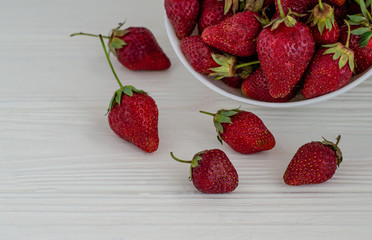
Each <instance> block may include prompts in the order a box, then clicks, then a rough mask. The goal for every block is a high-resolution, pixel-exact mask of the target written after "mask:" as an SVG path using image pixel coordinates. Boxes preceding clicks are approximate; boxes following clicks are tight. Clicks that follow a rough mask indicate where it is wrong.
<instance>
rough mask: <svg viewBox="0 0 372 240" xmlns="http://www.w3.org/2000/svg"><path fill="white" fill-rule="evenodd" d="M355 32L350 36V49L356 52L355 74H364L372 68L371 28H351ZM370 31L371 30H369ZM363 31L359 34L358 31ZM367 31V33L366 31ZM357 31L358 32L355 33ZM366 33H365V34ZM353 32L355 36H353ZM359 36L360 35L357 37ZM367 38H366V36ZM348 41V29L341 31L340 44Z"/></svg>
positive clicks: (359, 26) (360, 26)
mask: <svg viewBox="0 0 372 240" xmlns="http://www.w3.org/2000/svg"><path fill="white" fill-rule="evenodd" d="M351 29H352V30H353V31H352V32H351V33H352V34H351V35H350V43H349V46H350V48H351V49H352V50H353V51H354V59H355V65H356V66H355V73H356V74H358V73H362V72H364V71H366V70H367V69H369V67H370V66H372V40H371V38H369V39H368V36H369V37H370V36H371V35H372V30H371V26H368V27H365V26H363V25H355V26H351ZM368 29H369V30H368ZM360 30H362V31H361V32H359V33H358V31H360ZM365 30H366V31H365ZM355 31H356V32H355ZM363 31H364V32H363ZM353 32H354V33H355V34H353ZM357 34H358V35H357ZM363 34H364V35H366V37H364V35H363ZM346 41H347V27H344V28H342V29H341V33H340V42H342V43H343V44H345V43H346Z"/></svg>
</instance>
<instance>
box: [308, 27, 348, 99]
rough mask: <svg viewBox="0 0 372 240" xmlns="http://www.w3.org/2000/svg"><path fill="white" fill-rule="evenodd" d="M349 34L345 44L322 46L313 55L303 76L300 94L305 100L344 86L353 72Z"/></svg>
mask: <svg viewBox="0 0 372 240" xmlns="http://www.w3.org/2000/svg"><path fill="white" fill-rule="evenodd" d="M345 23H346V24H347V26H348V29H349V31H348V32H349V34H348V39H347V41H346V44H345V45H344V44H342V43H340V42H337V43H334V44H328V45H323V46H322V47H321V48H320V49H318V50H317V52H316V53H315V54H314V58H313V60H312V62H311V63H310V66H309V68H308V71H307V72H306V74H305V78H304V86H303V89H302V94H303V95H304V97H305V98H314V97H318V96H321V95H324V94H327V93H330V92H333V91H336V90H338V89H340V88H342V87H343V86H345V85H346V84H347V83H348V82H349V81H350V79H351V77H352V75H353V71H354V51H353V50H352V49H350V48H349V39H350V25H349V23H348V22H347V21H346V20H345Z"/></svg>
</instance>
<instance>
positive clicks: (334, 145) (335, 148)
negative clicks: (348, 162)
mask: <svg viewBox="0 0 372 240" xmlns="http://www.w3.org/2000/svg"><path fill="white" fill-rule="evenodd" d="M340 139H341V135H338V136H337V138H336V140H337V141H336V143H333V142H330V141H328V140H326V139H325V138H323V140H324V141H323V142H322V143H323V144H324V145H326V146H328V147H330V148H332V150H333V151H334V152H335V154H336V158H337V166H338V167H339V166H340V164H341V162H342V152H341V150H340V148H339V147H338V146H337V145H338V143H339V142H340Z"/></svg>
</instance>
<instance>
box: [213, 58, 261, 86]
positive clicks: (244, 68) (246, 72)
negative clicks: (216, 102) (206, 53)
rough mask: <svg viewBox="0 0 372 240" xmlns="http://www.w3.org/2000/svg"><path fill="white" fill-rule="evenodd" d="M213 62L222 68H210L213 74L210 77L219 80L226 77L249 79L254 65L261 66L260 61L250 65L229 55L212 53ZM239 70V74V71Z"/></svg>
mask: <svg viewBox="0 0 372 240" xmlns="http://www.w3.org/2000/svg"><path fill="white" fill-rule="evenodd" d="M212 58H213V60H214V61H215V62H216V63H218V64H219V65H220V66H219V67H215V68H210V70H211V71H212V73H210V74H209V76H212V77H215V79H217V80H219V79H222V78H225V77H237V76H239V77H241V78H243V79H245V78H248V77H249V76H250V75H251V74H252V72H253V70H254V69H253V67H252V65H255V64H259V63H260V62H259V61H252V62H249V63H241V62H238V61H237V59H236V57H235V56H231V55H229V54H224V55H220V54H214V53H212ZM238 69H239V72H238V71H237V70H238Z"/></svg>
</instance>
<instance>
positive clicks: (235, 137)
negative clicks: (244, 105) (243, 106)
mask: <svg viewBox="0 0 372 240" xmlns="http://www.w3.org/2000/svg"><path fill="white" fill-rule="evenodd" d="M200 112H201V113H204V114H208V115H211V116H213V122H214V125H215V127H216V131H217V139H218V140H219V141H220V142H221V144H222V141H224V142H225V143H227V145H229V146H230V147H231V148H232V149H233V150H235V151H237V152H239V153H242V154H251V153H256V152H261V151H265V150H270V149H272V148H273V147H274V146H275V139H274V136H273V135H272V134H271V132H270V131H269V130H268V129H267V128H266V126H265V125H264V123H263V122H262V120H261V119H260V118H259V117H257V116H256V115H255V114H253V113H251V112H247V111H241V110H239V109H231V110H224V109H221V110H219V111H218V112H217V113H215V114H214V113H209V112H205V111H200Z"/></svg>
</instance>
